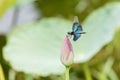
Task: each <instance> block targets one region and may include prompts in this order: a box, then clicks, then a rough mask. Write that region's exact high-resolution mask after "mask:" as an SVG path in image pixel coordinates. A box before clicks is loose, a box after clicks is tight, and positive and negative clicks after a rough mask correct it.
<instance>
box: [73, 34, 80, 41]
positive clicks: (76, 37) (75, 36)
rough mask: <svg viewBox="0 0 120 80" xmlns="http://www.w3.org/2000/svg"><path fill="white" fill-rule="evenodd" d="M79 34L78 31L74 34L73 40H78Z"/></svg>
mask: <svg viewBox="0 0 120 80" xmlns="http://www.w3.org/2000/svg"><path fill="white" fill-rule="evenodd" d="M80 36H81V34H79V33H76V34H74V37H73V40H74V41H76V40H78V39H79V38H80Z"/></svg>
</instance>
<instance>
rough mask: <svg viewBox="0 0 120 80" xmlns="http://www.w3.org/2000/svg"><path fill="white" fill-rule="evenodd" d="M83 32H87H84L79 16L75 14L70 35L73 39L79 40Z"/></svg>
mask: <svg viewBox="0 0 120 80" xmlns="http://www.w3.org/2000/svg"><path fill="white" fill-rule="evenodd" d="M81 34H85V32H83V29H82V26H81V25H80V24H79V22H78V18H77V16H75V18H74V23H73V26H72V31H71V32H68V35H72V36H73V40H74V41H77V40H78V39H79V38H80V36H81Z"/></svg>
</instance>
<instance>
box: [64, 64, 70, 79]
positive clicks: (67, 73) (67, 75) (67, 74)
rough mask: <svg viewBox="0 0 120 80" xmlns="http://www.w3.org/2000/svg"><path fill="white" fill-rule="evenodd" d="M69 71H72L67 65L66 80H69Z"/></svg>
mask: <svg viewBox="0 0 120 80" xmlns="http://www.w3.org/2000/svg"><path fill="white" fill-rule="evenodd" d="M69 71H70V67H69V66H66V73H65V80H69Z"/></svg>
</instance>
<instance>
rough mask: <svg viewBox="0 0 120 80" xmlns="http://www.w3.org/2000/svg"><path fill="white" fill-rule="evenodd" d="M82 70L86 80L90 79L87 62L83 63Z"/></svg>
mask: <svg viewBox="0 0 120 80" xmlns="http://www.w3.org/2000/svg"><path fill="white" fill-rule="evenodd" d="M83 70H84V73H85V77H86V80H92V77H91V73H90V70H89V67H88V64H87V63H85V64H83Z"/></svg>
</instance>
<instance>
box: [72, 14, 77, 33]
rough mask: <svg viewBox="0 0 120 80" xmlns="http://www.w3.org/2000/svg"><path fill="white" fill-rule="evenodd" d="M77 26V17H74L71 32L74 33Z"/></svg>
mask: <svg viewBox="0 0 120 80" xmlns="http://www.w3.org/2000/svg"><path fill="white" fill-rule="evenodd" d="M78 25H79V21H78V17H77V16H75V17H74V22H73V26H72V32H75V31H76V29H77V27H78Z"/></svg>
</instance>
